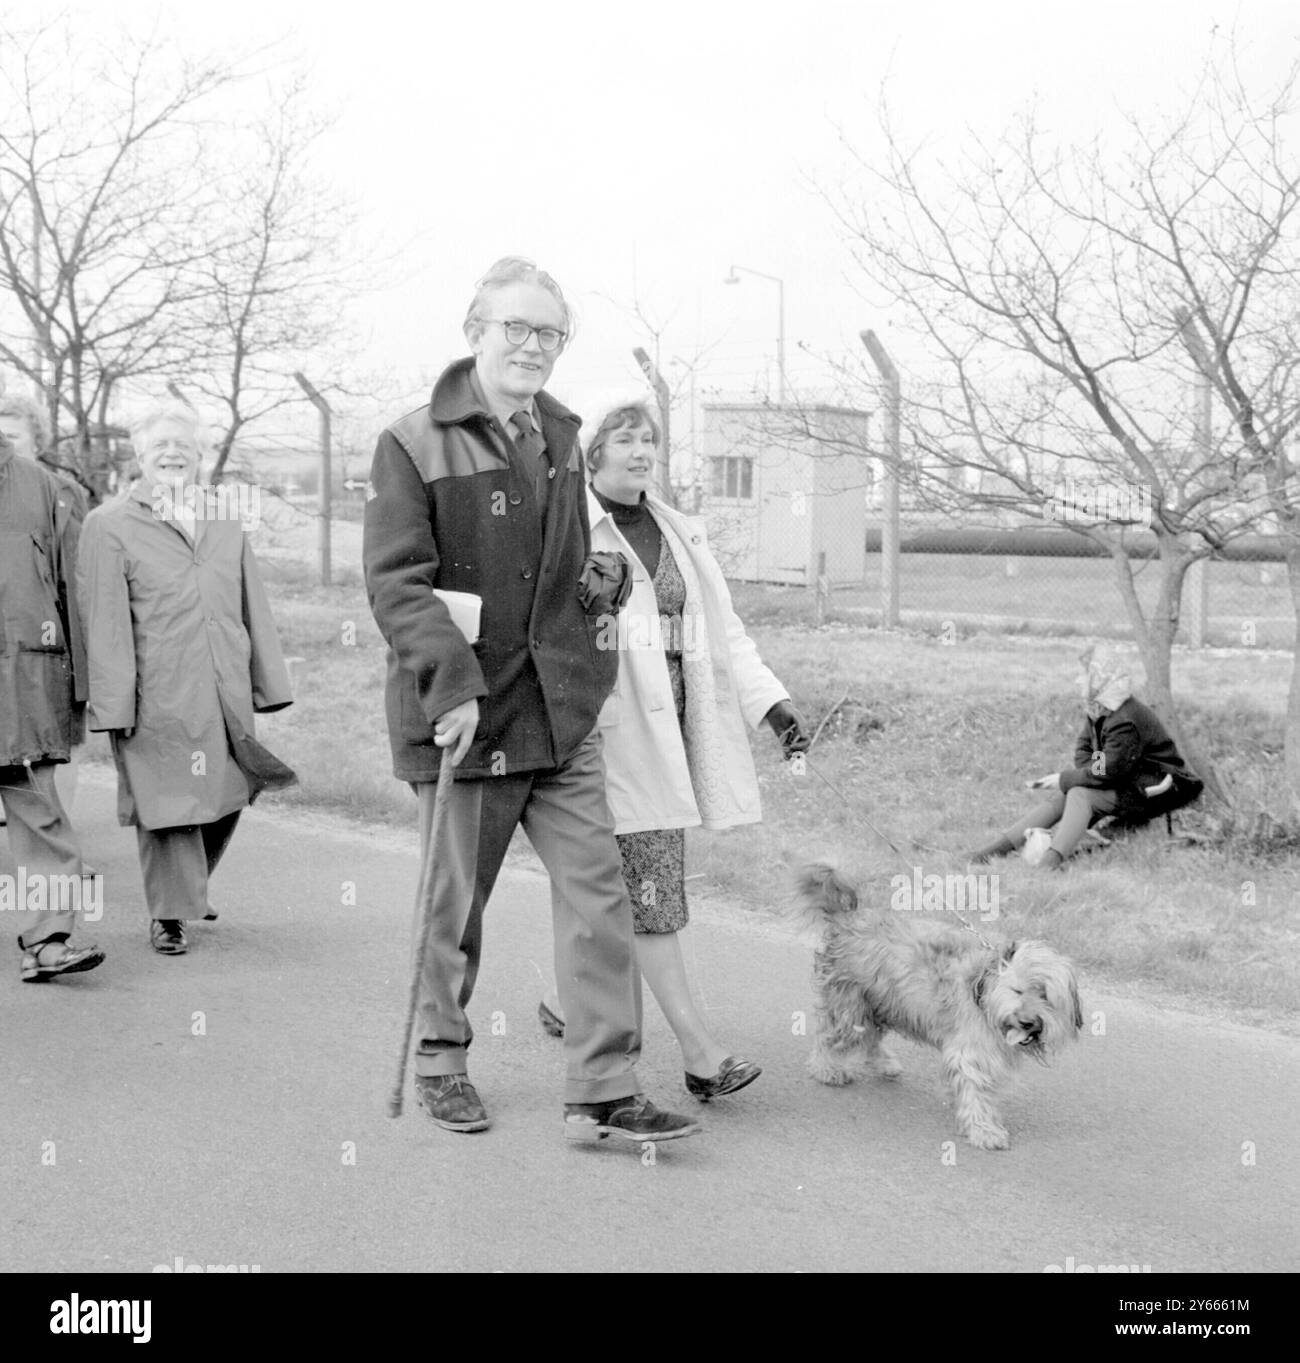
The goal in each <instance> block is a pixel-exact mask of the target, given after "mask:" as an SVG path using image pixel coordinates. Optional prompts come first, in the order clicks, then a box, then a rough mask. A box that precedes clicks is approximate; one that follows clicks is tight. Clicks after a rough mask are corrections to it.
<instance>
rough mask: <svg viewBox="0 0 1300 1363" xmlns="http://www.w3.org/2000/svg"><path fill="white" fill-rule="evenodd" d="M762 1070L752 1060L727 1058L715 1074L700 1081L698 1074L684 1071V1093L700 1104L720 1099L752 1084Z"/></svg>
mask: <svg viewBox="0 0 1300 1363" xmlns="http://www.w3.org/2000/svg"><path fill="white" fill-rule="evenodd" d="M762 1073H763V1070H762V1068H761V1067H760V1066H758V1065H756V1064H754V1062H753V1061H752V1060H736V1059H735V1058H734V1057H732V1056H728V1057H727V1058H726V1059H725V1060H724V1061H723V1062H722V1064H721V1065H719V1066H718V1072H717V1074H714V1075H710V1076H709V1078H707V1079H701V1078H700V1076H699V1075H698V1074H692V1073H691V1072H690V1071H689V1070H687V1071H686V1091H687V1093H689V1094H691V1096H692V1097H695V1098H698V1099H699V1100H700V1102H702V1103H707V1102H708V1101H709V1099H710V1098H721V1097H722V1095H723V1094H724V1093H735V1091H736V1090H737V1089H743V1088H744V1087H745V1085H746V1084H752V1083H753V1082H754V1080H755V1079H757V1078H758V1076H759V1075H760V1074H762Z"/></svg>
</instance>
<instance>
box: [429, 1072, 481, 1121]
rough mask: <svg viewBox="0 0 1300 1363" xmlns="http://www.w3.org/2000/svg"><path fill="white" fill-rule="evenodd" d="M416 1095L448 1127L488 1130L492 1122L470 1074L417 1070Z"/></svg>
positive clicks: (434, 1118) (431, 1115) (431, 1114)
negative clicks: (426, 1072) (422, 1072)
mask: <svg viewBox="0 0 1300 1363" xmlns="http://www.w3.org/2000/svg"><path fill="white" fill-rule="evenodd" d="M415 1097H416V1100H417V1101H418V1102H419V1104H420V1106H421V1107H422V1108H423V1109H424V1110H425V1111H426V1112H427V1113H428V1114H429V1116H430V1117H431V1118H432V1119H433V1121H434V1122H435V1123H436V1124H437V1125H438V1126H441V1127H444V1128H446V1130H448V1131H486V1130H487V1129H488V1127H489V1126H490V1125H491V1123H490V1122H489V1121H488V1115H487V1110H486V1109H485V1108H484V1106H483V1104H482V1102H481V1101H480V1099H479V1096H478V1092H477V1090H476V1089H475V1088H474V1085H473V1084H471V1083H470V1082H469V1076H468V1075H467V1074H417V1075H416V1076H415Z"/></svg>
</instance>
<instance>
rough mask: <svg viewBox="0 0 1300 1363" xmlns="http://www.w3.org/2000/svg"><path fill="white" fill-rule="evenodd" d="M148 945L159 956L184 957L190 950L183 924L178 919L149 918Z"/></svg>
mask: <svg viewBox="0 0 1300 1363" xmlns="http://www.w3.org/2000/svg"><path fill="white" fill-rule="evenodd" d="M149 945H150V946H151V947H153V949H154V950H155V951H156V952H157V953H158V954H159V955H160V956H184V955H185V953H186V952H187V951H188V950H189V949H190V948H189V943H187V942H186V940H185V924H184V923H182V922H181V920H180V919H179V918H151V919H150V920H149Z"/></svg>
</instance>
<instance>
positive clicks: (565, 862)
mask: <svg viewBox="0 0 1300 1363" xmlns="http://www.w3.org/2000/svg"><path fill="white" fill-rule="evenodd" d="M464 330H465V336H466V339H467V340H468V341H469V345H470V349H471V350H472V351H473V355H472V356H471V357H470V358H467V359H464V360H458V361H457V362H455V363H454V364H452V365H450V366H449V367H448V368H447V369H446V370H445V371H444V373H443V374H442V375H441V377H440V378H439V379H438V381H437V383H436V384H435V385H434V390H433V396H432V399H431V401H430V403H429V405H428V406H427V407H422V408H419V409H418V410H416V411H415V412H412V413H411V414H410V415H409V416H405V417H403V418H402V419H401V420H400V421H397V422H395V423H394V424H393V425H392V426H390V427H389V428H388V429H387V430H386V431H384V432H383V434H382V435H381V436H380V437H379V444H378V447H377V449H376V450H375V459H374V465H373V468H372V471H371V486H370V492H369V500H368V501H367V503H366V517H365V544H364V551H363V557H364V562H365V572H366V586H367V590H368V592H369V597H370V608H371V610H372V611H373V612H374V616H375V620H376V621H377V623H378V625H379V628H380V630H381V631H382V633H383V635H384V638H385V639H386V640H387V642H388V685H387V691H386V708H387V717H388V729H389V738H390V741H391V745H392V750H393V769H394V774H395V775H396V776H397V777H398V779H399V780H403V781H409V782H411V783H412V784H413V785H414V787H415V789H416V792H417V794H418V796H419V799H420V828H421V847H422V855H423V856H424V857H425V858H426V860H427V861H428V862H429V864H427V865H426V866H425V867H424V875H425V879H426V880H427V881H428V887H427V893H428V895H429V903H430V905H431V907H432V925H431V928H430V935H429V937H428V945H427V949H426V955H425V963H424V967H423V970H422V972H421V976H420V980H419V984H418V997H417V1004H418V1011H417V1015H416V1036H417V1038H418V1047H417V1052H416V1060H415V1075H416V1077H415V1085H416V1094H417V1097H418V1099H419V1101H420V1103H421V1105H422V1106H423V1107H424V1109H425V1111H426V1112H427V1113H428V1114H429V1116H430V1117H431V1118H432V1119H433V1121H434V1122H436V1123H437V1124H438V1125H439V1126H441V1127H444V1128H446V1129H447V1130H450V1131H481V1130H484V1129H485V1128H486V1127H487V1126H488V1117H487V1113H486V1111H485V1110H484V1107H483V1104H482V1102H481V1101H480V1099H479V1096H478V1093H477V1092H476V1091H475V1088H474V1086H473V1084H471V1083H470V1081H469V1078H468V1072H467V1065H466V1059H467V1052H468V1049H469V1045H470V1042H471V1040H472V1036H473V1033H472V1029H471V1027H470V1024H469V1020H468V1018H467V1017H466V1015H465V1008H466V1006H467V1005H468V1003H469V1000H470V996H471V994H472V992H473V989H474V981H475V977H476V975H477V973H478V965H479V959H480V952H481V947H482V934H483V910H484V907H485V905H486V903H487V899H488V897H489V895H490V894H491V892H492V887H493V885H494V883H495V882H496V877H497V872H498V871H499V869H500V867H501V862H502V859H503V858H504V856H505V852H506V848H507V846H508V844H509V842H510V838H511V835H512V834H513V832H514V830H515V828H516V826H517V825H519V824H522V825H523V828H524V831H525V833H526V834H527V835H528V838H529V840H530V841H531V842H532V844H533V846H534V848H535V849H536V850H537V853H538V855H539V856H540V857H541V859H542V862H543V863H544V865H545V866H546V869H547V871H548V873H549V874H550V877H551V882H552V886H553V889H554V892H555V893H554V895H553V902H554V920H555V921H554V930H555V963H556V974H557V979H558V983H559V991H560V999H561V1002H562V1003H563V1005H564V1009H565V1016H566V1019H567V1020H568V1026H567V1027H566V1030H565V1059H566V1065H567V1078H566V1084H565V1094H564V1098H565V1110H564V1132H565V1135H566V1136H568V1137H570V1138H571V1139H574V1140H599V1139H601V1138H602V1137H604V1136H606V1135H619V1136H623V1137H625V1138H627V1139H631V1140H635V1141H637V1142H641V1141H660V1140H671V1139H674V1138H676V1137H679V1136H688V1135H692V1134H694V1133H695V1132H697V1131H699V1130H700V1127H699V1124H698V1123H697V1122H693V1121H691V1120H689V1119H687V1118H685V1117H681V1116H678V1115H677V1114H675V1113H671V1112H664V1111H661V1110H659V1109H657V1108H656V1107H655V1106H654V1105H653V1104H652V1103H650V1102H649V1101H648V1100H646V1099H645V1098H644V1097H643V1096H642V1095H641V1094H640V1093H639V1092H638V1085H637V1080H636V1074H635V1070H634V1068H633V1067H634V1065H635V1063H636V1059H637V1056H638V1054H639V1052H640V1046H641V994H640V977H639V975H638V972H637V969H636V964H635V957H634V955H633V946H632V918H631V908H630V905H629V904H628V900H627V892H626V888H625V886H624V881H623V876H622V869H621V863H620V859H619V854H618V848H617V845H616V843H615V841H614V834H613V823H612V821H611V819H610V816H609V811H608V808H607V805H606V802H605V780H604V768H603V764H602V761H601V754H600V742H599V736H598V734H597V732H596V728H595V725H596V717H597V715H598V713H599V711H600V707H601V704H602V702H603V701H604V699H605V697H606V695H607V694H608V693H609V690H610V689H611V687H612V685H613V682H614V679H615V676H616V674H617V668H618V657H617V654H616V653H610V652H608V651H606V650H601V649H598V648H597V646H596V641H597V639H598V637H599V631H600V624H599V616H600V615H601V614H602V613H603V612H605V611H608V609H609V608H610V602H609V600H608V599H607V598H602V597H601V596H599V595H597V596H596V597H595V598H594V599H593V598H592V597H591V596H588V597H587V598H586V599H585V601H584V600H580V597H579V582H580V579H581V578H582V576H583V568H584V564H585V561H586V559H587V556H588V554H589V553H590V531H589V528H588V524H587V513H586V497H585V489H584V486H583V475H582V465H581V460H580V456H579V450H578V441H577V432H578V424H579V422H578V418H577V417H576V416H574V414H573V413H572V412H570V411H568V410H566V409H565V408H564V407H563V406H561V405H560V404H559V403H558V402H556V401H555V399H554V398H552V397H551V396H550V395H549V394H547V393H546V392H544V391H543V385H544V384H545V383H546V381H547V379H548V378H549V377H550V373H551V370H552V369H553V368H554V366H555V362H556V360H557V359H558V358H559V356H560V355H561V353H562V352H563V349H564V345H565V342H566V340H567V339H568V335H569V333H570V331H571V330H572V317H571V313H570V311H569V307H568V304H567V303H566V302H565V301H564V296H563V294H562V293H561V292H560V288H559V286H558V285H557V284H556V283H555V281H554V280H553V279H552V278H551V277H550V276H549V275H547V274H545V273H543V272H542V271H540V270H538V269H537V268H536V266H535V265H534V264H533V263H532V262H531V261H528V260H523V259H520V258H517V257H508V258H506V259H505V260H500V261H498V262H497V263H496V264H495V265H493V266H492V268H491V269H490V270H489V271H488V273H487V274H486V275H485V276H484V277H483V279H481V280H480V281H479V283H478V288H477V291H476V293H475V295H474V299H473V302H472V303H471V304H470V307H469V312H468V314H467V315H466V318H465V324H464ZM435 589H437V591H439V592H461V593H470V594H472V595H474V596H476V597H478V598H480V599H481V602H482V608H481V609H482V618H481V624H480V629H479V639H478V641H477V642H476V643H474V644H473V645H471V644H470V643H468V642H467V641H466V637H465V635H464V634H463V633H462V632H461V630H460V629H459V628H458V626H457V625H456V623H454V622H453V620H452V617H451V614H450V612H449V610H448V607H447V605H446V604H445V603H444V600H443V599H441V598H440V596H438V595H435ZM444 763H445V764H446V766H445V768H444V767H443V764H444ZM449 768H455V769H456V773H455V784H454V785H453V786H452V788H451V791H450V793H449V803H448V805H447V808H446V811H445V822H444V823H443V824H442V827H441V828H439V829H438V830H437V834H436V843H437V845H436V847H435V846H434V842H435V838H434V837H432V836H431V833H432V831H433V830H432V811H433V808H434V794H435V791H436V782H437V780H438V779H439V776H440V774H441V775H442V776H443V778H444V779H450V778H451V772H450V770H448V769H449ZM418 914H419V910H418V907H417V923H418ZM566 994H567V997H566Z"/></svg>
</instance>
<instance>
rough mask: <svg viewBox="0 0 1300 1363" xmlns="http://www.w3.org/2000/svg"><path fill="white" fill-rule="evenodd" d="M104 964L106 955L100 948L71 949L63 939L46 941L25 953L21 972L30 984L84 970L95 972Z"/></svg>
mask: <svg viewBox="0 0 1300 1363" xmlns="http://www.w3.org/2000/svg"><path fill="white" fill-rule="evenodd" d="M103 963H104V953H103V952H102V951H101V950H100V949H99V948H98V947H82V948H81V950H80V951H76V950H74V949H73V948H72V947H70V946H69V945H68V943H67V941H66V940H65V939H63V938H55V939H54V940H52V941H50V940H46V941H44V942H40V943H38V944H37V945H36V946H34V947H31V948H30V949H29V950H27V951H24V952H23V962H22V967H21V970H20V972H19V973H20V975H21V977H22V979H24V980H26V981H27V983H28V984H39V983H40V982H41V981H42V980H54V979H57V978H58V977H59V976H60V975H76V974H78V973H79V972H80V971H83V970H94V968H95V967H96V966H97V965H102V964H103Z"/></svg>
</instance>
